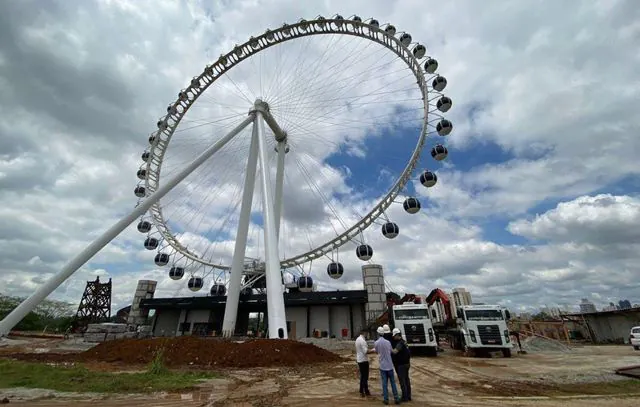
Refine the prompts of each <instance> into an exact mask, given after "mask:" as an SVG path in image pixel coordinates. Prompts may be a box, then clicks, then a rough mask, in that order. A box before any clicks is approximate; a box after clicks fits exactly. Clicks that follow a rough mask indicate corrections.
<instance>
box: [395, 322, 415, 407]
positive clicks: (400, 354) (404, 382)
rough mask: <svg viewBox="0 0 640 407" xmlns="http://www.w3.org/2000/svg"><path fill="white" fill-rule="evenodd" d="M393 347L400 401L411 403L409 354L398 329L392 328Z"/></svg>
mask: <svg viewBox="0 0 640 407" xmlns="http://www.w3.org/2000/svg"><path fill="white" fill-rule="evenodd" d="M393 340H394V347H393V350H392V351H391V352H392V353H393V356H394V357H393V359H394V362H395V363H394V364H395V368H396V373H397V374H398V381H399V382H400V390H401V391H402V401H411V380H409V367H411V352H410V351H409V347H408V346H407V342H405V341H404V339H402V333H401V332H400V330H399V329H398V328H393Z"/></svg>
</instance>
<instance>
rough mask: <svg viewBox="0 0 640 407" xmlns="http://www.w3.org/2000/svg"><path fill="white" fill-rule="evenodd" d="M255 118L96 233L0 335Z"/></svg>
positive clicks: (251, 118) (2, 326) (0, 329)
mask: <svg viewBox="0 0 640 407" xmlns="http://www.w3.org/2000/svg"><path fill="white" fill-rule="evenodd" d="M254 120H255V114H250V116H249V117H247V118H246V119H245V120H244V121H243V122H242V123H240V124H239V125H238V126H237V127H236V128H234V129H233V130H231V132H229V133H228V134H227V135H226V136H224V137H223V138H222V139H220V140H218V142H217V143H215V144H214V145H212V146H211V147H209V148H207V149H206V150H205V151H204V152H203V153H202V154H200V155H199V156H198V157H197V158H196V159H195V160H193V161H192V162H191V163H190V164H189V165H187V166H186V167H185V168H184V169H183V170H182V171H180V172H179V173H178V174H176V176H175V177H173V178H171V179H170V180H169V181H167V182H166V183H165V184H162V185H161V186H160V188H158V190H157V191H156V192H154V193H153V194H151V196H149V197H148V198H147V199H145V200H144V201H142V203H141V204H140V205H139V206H137V207H136V208H135V209H134V210H133V211H131V213H129V214H128V215H127V216H125V217H123V218H122V219H120V220H119V221H118V222H116V224H115V225H113V226H111V227H110V228H109V229H108V230H107V231H106V232H104V233H103V234H102V235H100V236H99V237H98V238H97V239H96V240H94V241H93V242H92V243H91V244H89V246H87V247H86V248H85V249H84V250H82V251H81V252H80V253H78V255H77V256H76V257H74V258H73V259H71V261H69V262H68V263H67V264H66V265H65V266H64V267H63V268H62V270H60V271H59V272H58V274H56V275H54V276H53V277H51V278H50V279H49V280H47V281H46V282H45V283H44V284H42V285H41V286H40V287H38V289H37V290H36V291H35V292H34V293H33V294H31V295H30V296H29V297H28V298H27V299H26V300H24V301H22V303H20V305H18V306H17V307H16V308H14V310H13V311H11V312H10V313H9V315H7V316H6V317H5V318H4V319H3V320H2V321H0V337H1V336H6V335H7V334H9V332H10V331H11V329H13V327H14V326H16V325H17V324H18V323H19V322H20V321H22V319H23V318H24V317H25V316H26V315H27V314H28V313H30V312H31V311H33V310H34V309H35V308H36V307H37V306H38V305H40V303H41V302H42V301H43V300H44V299H45V298H47V296H48V295H49V294H51V293H52V292H53V291H55V289H56V288H58V287H59V286H60V285H61V284H62V283H64V282H65V281H66V280H67V279H68V278H69V277H71V275H72V274H73V273H75V272H76V271H77V270H78V269H79V268H80V267H82V266H83V265H84V264H85V263H86V262H88V261H89V260H90V259H91V258H92V257H93V256H95V254H96V253H98V252H99V251H100V250H102V248H103V247H105V246H106V245H107V244H109V242H111V241H112V240H113V239H114V238H116V237H117V236H118V235H119V234H120V233H122V231H123V230H125V229H126V228H127V227H128V226H129V225H130V224H131V223H133V222H134V221H135V220H136V219H138V218H139V217H140V216H142V215H143V214H144V213H145V212H147V211H148V210H149V209H150V208H151V207H152V206H153V204H155V203H156V202H158V201H159V200H160V198H162V197H163V196H165V195H166V194H167V193H168V192H169V191H171V190H172V189H173V188H174V187H175V186H176V185H178V184H179V183H180V182H181V181H182V180H184V179H185V178H186V177H188V176H189V174H191V173H192V172H193V171H195V170H196V169H197V168H198V167H199V166H201V165H202V164H203V163H204V162H205V161H207V160H208V159H209V158H210V157H211V156H212V155H214V154H215V153H216V152H218V150H220V149H221V148H222V147H224V145H225V144H227V143H228V142H229V141H230V140H231V139H232V138H233V137H235V136H236V135H237V134H238V133H240V132H241V131H242V130H243V129H244V128H245V127H247V126H248V125H249V124H250V123H251V122H252V121H254Z"/></svg>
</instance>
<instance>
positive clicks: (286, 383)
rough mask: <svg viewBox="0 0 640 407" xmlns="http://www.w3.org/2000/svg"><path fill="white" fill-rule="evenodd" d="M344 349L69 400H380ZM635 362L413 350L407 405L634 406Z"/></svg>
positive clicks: (374, 379) (633, 355) (143, 405)
mask: <svg viewBox="0 0 640 407" xmlns="http://www.w3.org/2000/svg"><path fill="white" fill-rule="evenodd" d="M341 353H342V354H343V356H344V357H345V359H344V361H343V362H339V363H336V364H323V365H316V366H314V367H302V368H258V369H247V370H242V371H241V370H235V371H227V372H225V374H227V377H226V378H225V379H217V380H215V381H210V382H205V383H203V384H202V386H201V389H200V390H198V391H194V392H190V393H186V394H170V395H165V396H164V397H158V396H156V397H151V396H147V397H146V398H136V399H135V400H134V399H132V398H131V397H122V396H121V397H120V398H119V399H118V400H97V399H95V398H94V399H93V400H91V401H90V402H83V401H82V398H83V397H82V396H79V397H75V399H76V400H77V401H74V405H75V406H78V407H89V406H91V407H120V406H129V405H136V406H137V407H147V406H149V407H150V406H158V407H170V406H176V407H177V406H189V407H190V406H210V407H216V406H238V407H239V406H254V407H265V406H300V407H303V406H304V407H309V406H315V405H327V406H334V405H335V406H346V407H355V406H365V405H370V404H372V403H373V404H377V403H380V401H381V398H380V392H381V390H380V381H379V379H378V373H377V362H376V361H375V358H374V357H372V359H371V361H372V362H371V363H372V366H371V368H372V373H371V376H370V388H371V390H372V392H373V393H374V397H372V398H370V399H362V398H360V396H359V394H358V391H357V383H358V381H357V372H356V365H355V361H354V360H353V356H352V355H351V351H350V350H349V351H343V352H341ZM633 364H640V352H634V351H633V350H632V349H631V348H630V347H628V346H588V347H583V348H576V349H573V350H572V351H570V352H538V353H535V354H528V355H514V357H513V358H511V359H504V358H502V357H501V356H498V357H494V358H491V359H478V358H468V357H463V356H461V355H460V354H458V353H453V352H451V351H447V352H444V353H442V354H440V355H439V356H438V357H437V358H426V357H418V356H415V357H413V358H412V368H411V380H412V384H413V402H412V403H411V405H417V406H423V405H438V404H441V405H447V406H487V407H489V406H523V407H528V406H535V407H548V406H558V405H561V406H563V407H574V406H575V407H577V406H580V407H585V406H587V407H588V406H594V407H595V406H598V407H609V406H611V407H613V406H616V407H626V406H629V407H631V406H632V405H633V406H634V407H635V406H637V405H638V403H639V399H640V380H639V381H636V382H633V381H630V380H628V379H624V378H622V377H620V376H616V375H614V374H613V371H614V369H615V368H618V367H622V366H627V365H633ZM632 393H633V394H637V395H632ZM93 397H95V396H93ZM1 398H2V390H1V389H0V399H1ZM87 398H88V399H91V398H92V397H86V398H85V399H87ZM16 401H17V400H16ZM65 403H66V404H68V403H69V401H68V400H67V401H66V402H65V401H64V400H60V401H57V400H46V401H45V400H42V401H28V402H25V403H20V404H19V405H21V406H39V407H46V406H57V407H59V406H62V405H66V404H65ZM12 404H14V402H13V401H12ZM15 404H18V403H15Z"/></svg>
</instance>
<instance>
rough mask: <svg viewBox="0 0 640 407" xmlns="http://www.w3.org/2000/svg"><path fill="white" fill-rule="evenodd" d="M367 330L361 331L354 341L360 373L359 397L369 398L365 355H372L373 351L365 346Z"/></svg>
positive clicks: (367, 358)
mask: <svg viewBox="0 0 640 407" xmlns="http://www.w3.org/2000/svg"><path fill="white" fill-rule="evenodd" d="M367 335H368V333H367V330H366V329H362V330H361V331H360V336H358V338H357V339H356V362H357V363H358V371H359V372H360V396H361V397H365V396H370V395H371V393H370V392H369V357H368V356H367V354H369V353H373V352H374V350H373V349H369V346H368V345H367Z"/></svg>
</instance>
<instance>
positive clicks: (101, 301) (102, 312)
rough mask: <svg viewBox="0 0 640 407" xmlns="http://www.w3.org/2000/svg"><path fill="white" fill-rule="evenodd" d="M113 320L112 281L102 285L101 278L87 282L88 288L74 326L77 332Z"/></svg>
mask: <svg viewBox="0 0 640 407" xmlns="http://www.w3.org/2000/svg"><path fill="white" fill-rule="evenodd" d="M109 318H111V279H109V282H108V283H101V282H100V277H96V280H95V281H87V286H86V287H85V289H84V293H83V294H82V300H80V305H78V311H77V312H76V316H75V320H74V322H75V323H74V325H75V328H76V330H79V329H84V328H85V327H86V326H87V325H88V324H91V323H96V322H104V321H107V320H109Z"/></svg>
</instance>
